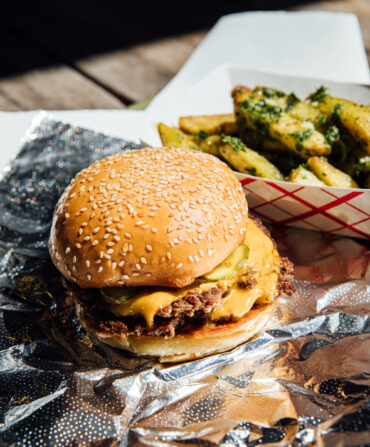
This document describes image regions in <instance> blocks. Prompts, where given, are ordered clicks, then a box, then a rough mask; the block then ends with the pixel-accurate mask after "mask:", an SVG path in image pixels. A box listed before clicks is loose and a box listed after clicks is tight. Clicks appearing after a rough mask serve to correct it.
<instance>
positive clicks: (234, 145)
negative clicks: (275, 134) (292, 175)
mask: <svg viewBox="0 0 370 447" xmlns="http://www.w3.org/2000/svg"><path fill="white" fill-rule="evenodd" d="M220 153H221V155H222V157H223V158H224V159H225V160H226V161H227V162H228V163H230V164H231V166H233V167H234V168H235V169H236V170H237V171H239V172H245V173H248V174H251V175H255V176H257V177H264V178H269V179H273V180H284V176H283V174H282V173H281V172H280V171H279V169H278V168H277V167H276V166H274V165H273V164H272V163H270V162H269V161H268V160H267V158H265V157H263V156H262V155H260V154H258V153H257V152H255V151H254V150H252V149H250V148H248V147H247V146H245V144H243V142H242V141H241V140H239V138H235V137H230V136H226V137H224V138H223V144H221V145H220Z"/></svg>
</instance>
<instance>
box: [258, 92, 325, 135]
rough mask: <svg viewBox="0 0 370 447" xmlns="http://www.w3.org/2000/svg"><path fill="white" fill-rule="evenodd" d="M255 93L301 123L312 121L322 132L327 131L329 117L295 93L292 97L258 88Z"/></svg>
mask: <svg viewBox="0 0 370 447" xmlns="http://www.w3.org/2000/svg"><path fill="white" fill-rule="evenodd" d="M253 93H258V94H259V95H261V96H262V97H263V98H264V99H265V100H266V102H267V104H269V105H274V106H278V107H280V108H281V109H282V110H284V112H286V113H287V114H288V115H290V116H291V117H292V118H295V119H297V120H300V121H311V122H312V123H313V125H314V126H315V129H317V130H318V131H320V132H323V131H324V130H325V123H326V121H327V116H326V115H325V114H323V113H321V112H320V110H318V109H317V108H315V107H313V106H312V105H311V104H309V103H307V102H303V101H301V100H300V99H299V98H298V97H297V96H296V95H295V94H294V93H291V94H290V95H287V94H285V93H284V92H281V91H280V90H276V89H272V88H269V87H262V86H258V87H256V88H255V89H254V90H253Z"/></svg>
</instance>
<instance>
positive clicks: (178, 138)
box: [158, 123, 198, 149]
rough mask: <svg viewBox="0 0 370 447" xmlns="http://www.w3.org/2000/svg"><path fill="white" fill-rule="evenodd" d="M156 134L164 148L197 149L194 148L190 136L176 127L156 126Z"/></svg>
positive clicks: (160, 124) (161, 124)
mask: <svg viewBox="0 0 370 447" xmlns="http://www.w3.org/2000/svg"><path fill="white" fill-rule="evenodd" d="M158 132H159V136H160V137H161V140H162V144H163V145H164V146H166V147H179V148H184V149H198V148H196V147H194V141H193V139H192V137H191V136H190V135H187V134H186V133H184V132H182V131H181V130H180V129H178V128H177V127H170V126H166V124H163V123H159V124H158Z"/></svg>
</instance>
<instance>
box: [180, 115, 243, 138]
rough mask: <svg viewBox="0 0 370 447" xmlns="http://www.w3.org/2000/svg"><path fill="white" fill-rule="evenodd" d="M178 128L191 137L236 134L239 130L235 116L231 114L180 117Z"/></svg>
mask: <svg viewBox="0 0 370 447" xmlns="http://www.w3.org/2000/svg"><path fill="white" fill-rule="evenodd" d="M179 126H180V129H181V130H183V131H184V132H187V133H190V134H192V135H199V134H200V133H202V132H204V133H206V134H207V135H218V134H221V133H226V134H236V133H237V132H238V130H239V125H238V122H237V119H236V116H235V115H234V114H233V113H227V114H222V115H198V116H181V117H180V118H179Z"/></svg>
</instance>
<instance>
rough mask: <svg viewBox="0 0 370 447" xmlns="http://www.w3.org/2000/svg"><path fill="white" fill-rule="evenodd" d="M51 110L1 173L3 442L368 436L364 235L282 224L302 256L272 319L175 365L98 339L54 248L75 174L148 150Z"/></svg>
mask: <svg viewBox="0 0 370 447" xmlns="http://www.w3.org/2000/svg"><path fill="white" fill-rule="evenodd" d="M138 147H140V145H138V144H136V143H132V142H127V141H123V140H120V139H118V138H111V137H108V136H105V135H102V134H98V133H95V132H93V131H91V130H87V129H82V128H78V127H73V126H71V125H69V124H65V123H61V122H56V121H53V120H51V119H49V118H48V117H47V116H42V117H40V118H39V119H38V121H37V122H36V123H34V125H33V126H32V128H31V129H30V131H29V132H28V134H27V136H26V138H25V141H24V143H23V146H22V148H21V150H20V153H19V155H18V157H17V158H16V159H15V160H14V161H13V163H12V164H11V165H10V166H9V168H8V169H7V170H6V172H5V173H4V175H3V177H2V179H1V180H0V365H1V366H0V413H1V417H0V446H7V445H12V446H58V445H61V446H62V445H63V446H71V445H73V446H77V445H78V446H92V445H95V446H125V445H135V446H142V445H150V446H155V447H157V446H166V445H173V446H179V445H184V444H185V445H190V446H192V445H203V446H205V447H211V446H214V445H221V446H223V447H234V446H238V447H239V446H240V447H241V446H248V447H249V446H257V445H268V446H288V445H289V446H303V445H310V446H311V445H317V446H358V445H366V444H367V443H368V442H369V439H370V437H369V431H370V430H369V429H370V404H369V402H370V400H369V399H368V394H369V390H370V387H369V385H370V380H369V364H370V363H369V357H370V341H369V326H370V325H369V318H368V313H369V308H370V286H369V262H370V251H369V248H368V247H367V246H366V243H365V242H364V241H357V240H354V239H349V238H345V237H339V236H333V235H330V234H324V233H316V232H310V231H305V230H299V229H294V228H288V227H285V228H282V227H271V228H270V229H271V231H272V234H273V237H274V238H275V240H276V241H277V243H278V246H279V250H280V252H281V254H282V255H287V256H289V257H290V259H291V260H292V261H293V262H294V263H295V265H296V270H295V271H296V281H295V287H296V293H295V294H294V296H293V297H283V298H281V299H280V304H279V307H278V311H277V313H276V315H275V317H274V318H273V319H272V320H271V321H270V323H269V326H268V328H266V331H265V332H264V333H263V334H261V335H260V336H259V337H257V338H255V339H254V340H253V341H251V342H249V343H245V344H243V345H241V346H239V347H237V348H235V349H233V350H232V351H229V352H226V353H223V354H218V355H213V356H210V357H207V358H204V359H201V360H197V361H193V362H188V363H184V364H177V365H171V366H168V365H159V364H157V363H155V361H153V360H151V359H144V358H135V357H131V356H129V355H127V354H125V353H124V352H123V351H118V350H115V349H113V348H110V347H108V346H105V345H103V344H101V343H99V342H97V341H96V340H94V339H93V338H91V337H90V336H89V335H88V334H87V333H86V332H85V330H84V329H83V328H82V326H81V324H80V323H79V321H78V319H77V318H76V316H75V313H74V309H73V307H72V306H71V305H70V303H69V302H68V300H67V299H66V298H65V297H66V291H65V290H64V288H63V286H62V282H61V278H60V275H59V274H58V272H57V271H56V270H55V268H54V267H53V265H52V263H51V261H50V259H49V257H48V251H47V239H48V232H49V228H50V223H51V216H52V213H53V210H54V206H55V204H56V201H57V199H58V197H59V196H60V195H61V193H62V191H63V189H64V188H65V187H66V185H67V184H68V183H69V181H70V180H71V178H72V177H73V176H74V175H75V174H76V172H78V171H79V170H81V169H82V168H84V167H86V166H88V165H89V164H90V163H92V162H93V161H95V160H97V159H99V158H102V157H104V156H107V155H110V154H113V153H115V152H119V151H122V150H130V149H134V148H138Z"/></svg>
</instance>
